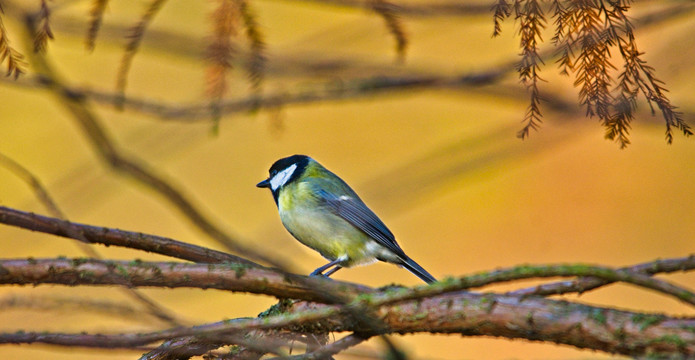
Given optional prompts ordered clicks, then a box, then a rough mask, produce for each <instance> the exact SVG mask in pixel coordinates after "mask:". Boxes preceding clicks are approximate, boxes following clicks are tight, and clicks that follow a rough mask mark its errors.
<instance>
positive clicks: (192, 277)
mask: <svg viewBox="0 0 695 360" xmlns="http://www.w3.org/2000/svg"><path fill="white" fill-rule="evenodd" d="M0 284H15V285H26V284H32V285H38V284H61V285H69V286H75V285H126V286H133V287H141V286H157V287H169V288H180V287H195V288H202V289H219V290H228V291H239V292H249V293H254V294H265V295H271V296H277V297H279V298H293V299H301V300H308V301H319V302H327V303H333V302H335V299H336V298H337V297H340V296H342V297H345V298H353V297H354V296H356V295H357V294H359V293H364V292H371V291H372V290H371V289H370V288H368V287H366V286H359V285H354V284H349V283H344V282H339V281H332V280H328V279H323V278H310V277H306V276H299V275H292V274H288V273H284V272H282V271H279V270H275V269H268V268H261V267H255V266H250V265H245V264H238V263H225V264H189V263H179V262H143V261H102V260H94V259H79V258H78V259H25V260H20V259H17V260H15V259H12V260H0Z"/></svg>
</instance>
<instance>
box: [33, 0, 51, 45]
mask: <svg viewBox="0 0 695 360" xmlns="http://www.w3.org/2000/svg"><path fill="white" fill-rule="evenodd" d="M47 1H48V0H41V2H40V7H39V11H38V12H37V13H36V15H35V16H36V19H35V21H36V33H35V34H34V51H36V52H43V51H46V46H47V44H48V40H49V39H53V31H52V30H51V25H50V16H51V10H50V9H49V8H48V3H47Z"/></svg>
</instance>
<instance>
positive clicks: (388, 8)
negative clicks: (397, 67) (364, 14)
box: [369, 0, 408, 61]
mask: <svg viewBox="0 0 695 360" xmlns="http://www.w3.org/2000/svg"><path fill="white" fill-rule="evenodd" d="M369 3H370V7H371V9H372V10H374V11H375V12H376V13H377V14H379V15H380V16H381V17H382V18H383V19H384V22H386V27H387V28H388V29H389V32H390V33H391V35H393V37H394V38H395V39H396V54H397V55H398V59H399V61H403V59H404V58H405V51H406V48H407V47H408V37H407V35H406V33H405V29H403V24H402V23H401V20H400V19H399V16H398V14H399V12H400V11H399V9H398V6H397V5H395V4H393V3H391V2H389V1H387V0H369Z"/></svg>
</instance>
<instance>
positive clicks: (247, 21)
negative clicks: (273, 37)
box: [239, 0, 267, 95]
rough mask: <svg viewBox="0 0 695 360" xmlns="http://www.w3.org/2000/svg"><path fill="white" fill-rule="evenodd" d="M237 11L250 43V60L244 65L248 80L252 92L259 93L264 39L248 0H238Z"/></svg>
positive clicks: (264, 57)
mask: <svg viewBox="0 0 695 360" xmlns="http://www.w3.org/2000/svg"><path fill="white" fill-rule="evenodd" d="M239 12H240V14H241V18H242V20H243V21H244V29H246V38H247V39H248V40H249V43H250V48H251V51H250V60H249V62H248V65H247V66H246V72H247V73H248V77H249V80H250V81H251V86H252V89H253V92H254V93H255V94H257V95H260V89H261V83H262V82H263V78H264V76H265V65H266V61H267V59H266V56H265V47H266V45H265V40H264V39H263V34H262V33H261V31H260V26H259V24H258V21H257V20H256V14H254V12H253V11H252V9H251V6H250V4H249V1H248V0H239Z"/></svg>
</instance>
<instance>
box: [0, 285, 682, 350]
mask: <svg viewBox="0 0 695 360" xmlns="http://www.w3.org/2000/svg"><path fill="white" fill-rule="evenodd" d="M289 311H290V312H291V313H284V314H279V315H273V316H270V317H266V318H260V319H237V320H231V321H224V322H219V323H213V324H206V325H200V326H196V327H192V328H176V329H170V330H165V331H160V332H153V333H144V334H114V335H108V334H57V333H25V332H18V333H11V334H0V343H35V342H38V343H47V344H54V345H64V346H76V345H77V346H91V347H135V346H143V345H147V344H150V343H152V342H154V341H159V340H162V339H166V338H172V337H179V336H189V335H196V336H202V337H203V338H210V337H214V338H217V336H219V335H221V334H225V333H233V332H235V331H249V330H250V329H286V330H289V331H300V332H305V331H308V330H310V329H318V328H320V329H321V330H322V331H356V332H358V333H365V332H366V333H369V332H371V331H374V329H366V328H360V327H358V326H357V324H358V323H356V322H354V321H352V320H351V319H350V318H349V316H346V315H344V314H343V313H341V312H340V308H339V307H338V306H335V305H320V304H311V303H306V302H299V303H295V304H293V305H292V306H291V309H290V310H289ZM377 314H378V316H379V317H380V318H381V320H382V321H383V322H384V323H385V324H386V325H387V326H388V328H386V329H382V331H383V332H388V333H401V334H405V333H412V332H432V333H458V334H462V335H467V336H497V337H506V338H519V339H528V340H535V341H548V342H554V343H558V344H566V345H571V346H575V347H578V348H590V349H595V350H601V351H607V352H611V353H619V354H623V355H629V356H642V355H645V354H659V355H664V354H666V355H678V356H681V357H690V356H695V332H693V331H692V330H691V329H693V328H695V319H676V318H670V317H667V316H665V315H659V314H641V313H634V312H628V311H618V310H613V309H607V308H600V307H593V306H587V305H581V304H576V303H571V302H566V301H556V300H549V299H544V298H538V297H515V296H507V295H493V294H474V293H463V292H458V293H451V294H443V295H437V296H432V297H431V298H427V299H418V300H410V301H405V302H401V303H397V304H392V305H385V306H381V307H379V308H378V311H377Z"/></svg>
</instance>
